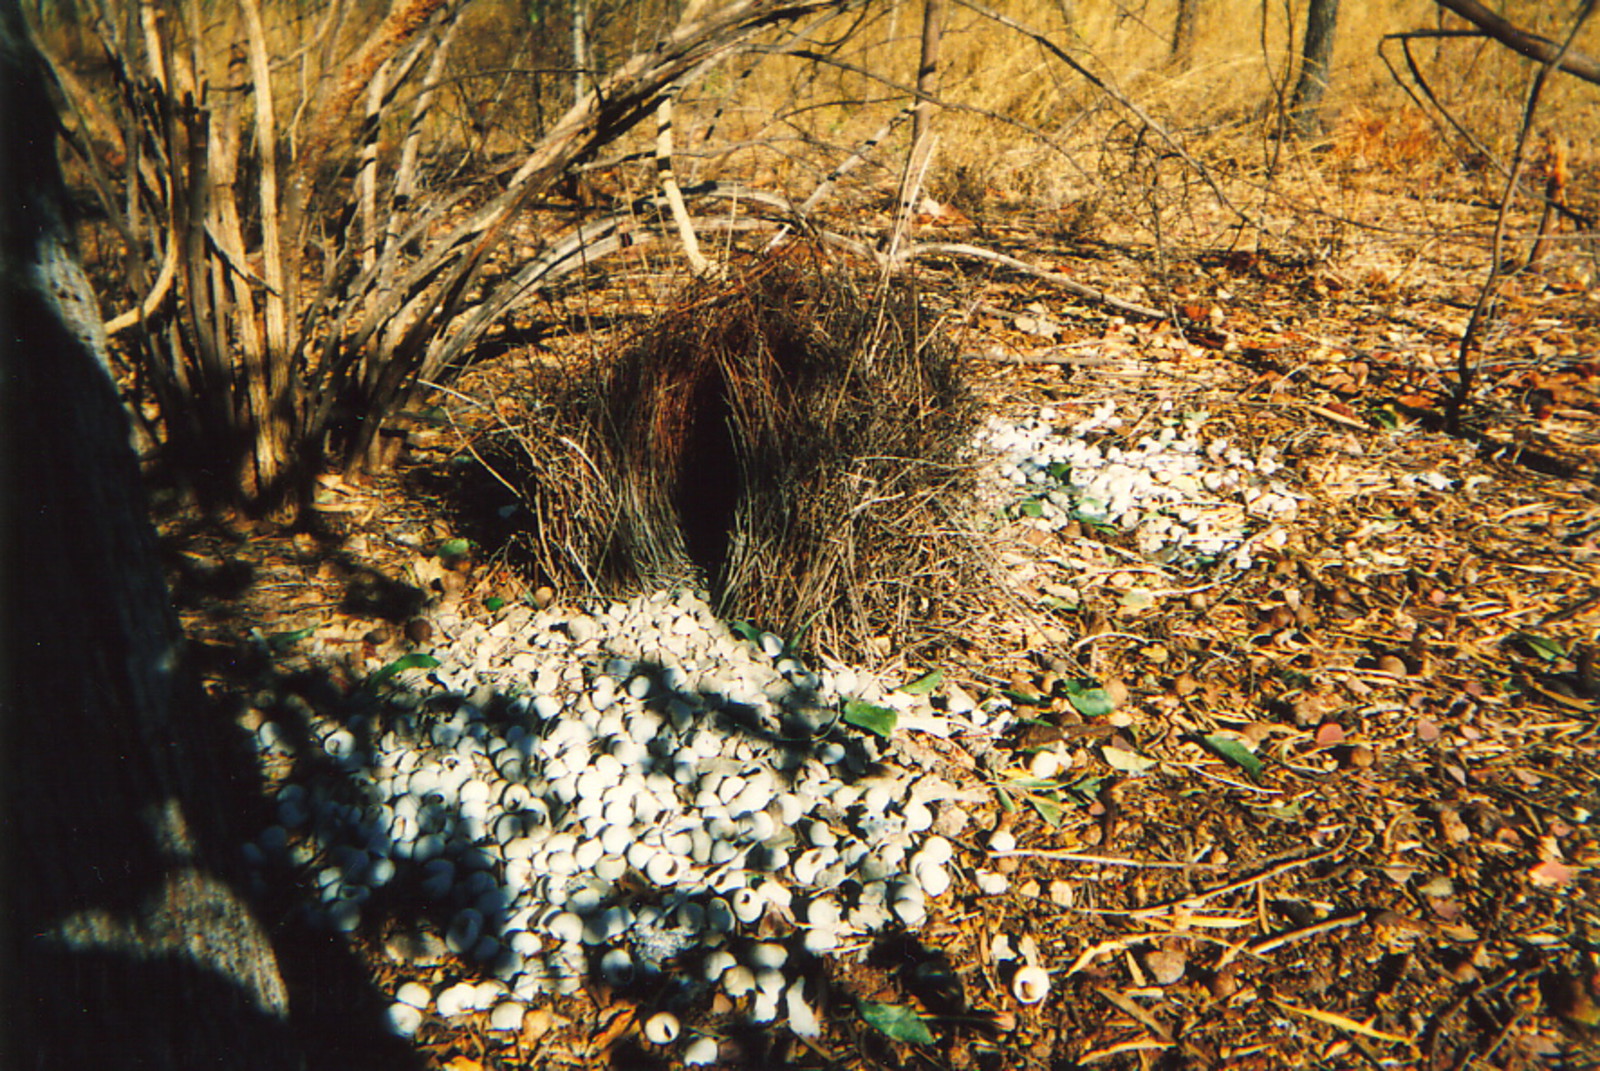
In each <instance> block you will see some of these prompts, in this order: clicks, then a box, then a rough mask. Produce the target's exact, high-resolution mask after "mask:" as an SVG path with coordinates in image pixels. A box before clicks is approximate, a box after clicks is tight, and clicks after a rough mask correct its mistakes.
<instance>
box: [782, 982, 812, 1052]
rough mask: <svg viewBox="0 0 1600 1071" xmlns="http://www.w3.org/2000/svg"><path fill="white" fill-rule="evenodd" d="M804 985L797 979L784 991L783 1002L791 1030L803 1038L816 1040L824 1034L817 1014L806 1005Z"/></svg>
mask: <svg viewBox="0 0 1600 1071" xmlns="http://www.w3.org/2000/svg"><path fill="white" fill-rule="evenodd" d="M804 984H805V983H804V981H803V980H801V979H796V980H795V981H794V983H793V984H792V985H790V986H789V988H788V989H786V990H784V994H783V1002H784V1007H785V1010H787V1011H788V1013H789V1029H790V1030H793V1031H794V1032H795V1033H796V1034H798V1035H800V1036H801V1037H803V1038H814V1037H816V1036H817V1035H818V1034H820V1033H821V1032H822V1025H821V1024H820V1023H818V1022H817V1013H816V1012H814V1011H812V1010H811V1005H809V1004H807V1003H806V998H805V991H804Z"/></svg>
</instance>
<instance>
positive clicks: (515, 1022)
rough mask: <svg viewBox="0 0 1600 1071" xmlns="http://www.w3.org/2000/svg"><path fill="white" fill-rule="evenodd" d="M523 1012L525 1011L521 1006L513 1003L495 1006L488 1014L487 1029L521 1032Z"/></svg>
mask: <svg viewBox="0 0 1600 1071" xmlns="http://www.w3.org/2000/svg"><path fill="white" fill-rule="evenodd" d="M525 1011H526V1009H525V1008H523V1006H522V1005H521V1004H517V1003H515V1002H513V1001H505V1002H504V1003H501V1004H496V1005H495V1006H494V1010H493V1011H491V1012H490V1013H489V1029H490V1030H521V1029H522V1016H523V1014H524V1013H525Z"/></svg>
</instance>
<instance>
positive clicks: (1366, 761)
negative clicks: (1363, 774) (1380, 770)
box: [1349, 744, 1378, 770]
mask: <svg viewBox="0 0 1600 1071" xmlns="http://www.w3.org/2000/svg"><path fill="white" fill-rule="evenodd" d="M1349 760H1350V765H1351V766H1354V767H1355V768H1356V769H1358V770H1366V769H1370V768H1371V767H1372V764H1373V763H1374V762H1377V761H1378V754H1377V752H1375V751H1373V750H1372V749H1371V748H1370V747H1368V746H1367V745H1366V744H1357V745H1356V746H1355V747H1353V748H1351V749H1350V755H1349Z"/></svg>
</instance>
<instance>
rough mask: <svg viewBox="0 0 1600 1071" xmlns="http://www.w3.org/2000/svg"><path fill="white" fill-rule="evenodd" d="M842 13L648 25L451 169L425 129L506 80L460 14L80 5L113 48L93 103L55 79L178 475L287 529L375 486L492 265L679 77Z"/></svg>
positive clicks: (738, 9) (463, 333) (648, 20)
mask: <svg viewBox="0 0 1600 1071" xmlns="http://www.w3.org/2000/svg"><path fill="white" fill-rule="evenodd" d="M843 6H844V5H842V4H840V3H838V2H837V0H788V2H783V3H779V2H776V0H732V2H729V3H722V4H718V5H715V6H710V7H708V6H706V5H690V6H689V8H687V9H684V10H683V11H681V12H674V11H673V10H672V9H671V8H670V6H668V5H655V6H650V5H646V6H645V7H642V8H640V9H639V10H638V11H636V12H635V16H636V18H637V19H638V22H639V24H640V25H643V26H647V27H652V26H653V27H654V28H655V29H654V32H650V33H647V34H645V35H644V36H643V37H642V38H641V42H642V43H641V44H640V46H639V47H638V49H637V51H635V52H633V53H632V54H630V55H624V56H622V57H619V58H616V59H615V60H614V61H613V62H612V63H611V64H609V65H608V69H607V71H606V72H605V73H603V74H600V75H598V76H596V77H592V78H589V79H586V80H585V81H586V84H588V85H590V86H591V88H589V89H588V91H587V92H586V93H585V94H584V95H582V96H578V97H576V98H572V97H571V96H570V95H569V96H568V98H567V99H566V100H565V101H563V102H562V107H561V108H560V109H559V110H558V112H557V113H556V115H555V117H554V118H552V119H550V120H549V121H548V122H546V123H543V124H540V125H536V127H535V129H533V130H531V131H526V133H527V134H528V136H527V137H525V138H523V139H521V142H522V143H521V144H520V145H514V146H513V148H514V151H512V152H506V151H505V149H504V147H503V146H502V147H501V152H500V154H499V156H498V158H497V159H494V160H493V161H492V166H488V165H490V164H491V161H488V160H486V159H485V158H484V157H482V156H478V157H477V158H475V159H471V160H469V161H464V162H463V161H461V160H460V157H461V156H462V154H463V152H464V151H465V150H466V148H467V146H464V145H463V144H462V139H461V130H460V127H459V125H458V124H455V123H449V122H444V121H441V120H439V119H438V118H437V117H436V115H435V113H436V112H437V110H438V109H439V105H440V101H441V98H442V97H443V95H444V94H445V93H446V91H447V90H449V89H450V88H451V87H452V86H453V85H454V84H455V83H456V81H457V80H459V79H473V78H486V77H489V76H490V75H491V74H492V73H493V72H487V71H473V69H472V63H473V62H477V61H476V60H473V61H469V62H468V63H467V64H465V66H464V67H462V66H458V65H454V63H453V59H454V50H456V49H458V48H459V46H460V42H461V39H462V29H463V26H464V25H465V20H466V16H467V15H468V14H469V12H470V11H471V9H472V5H470V4H468V3H466V2H464V0H399V2H397V3H396V4H394V5H393V6H392V7H391V8H390V9H389V10H388V11H387V13H386V14H380V13H378V12H375V11H374V10H372V8H371V6H370V5H367V4H362V3H358V2H356V0H339V2H336V3H332V4H328V5H325V6H316V7H313V8H306V9H303V10H302V9H299V8H297V7H294V6H291V5H273V6H272V7H270V8H266V7H263V5H262V3H261V0H237V2H236V3H228V4H221V5H215V6H213V5H203V4H201V3H199V2H198V0H141V2H137V3H132V2H130V3H115V2H112V0H104V2H102V3H99V4H98V5H96V4H94V3H93V2H92V0H91V4H90V6H89V7H87V8H86V9H85V10H83V11H80V14H82V15H84V16H85V17H84V19H83V22H82V23H81V24H80V25H79V27H78V28H79V29H81V30H87V31H88V32H89V33H90V34H92V37H93V39H94V40H93V46H92V47H96V48H100V49H103V50H104V56H105V63H104V65H103V69H102V70H101V71H99V72H98V77H97V80H98V82H99V84H93V85H91V84H90V83H89V82H88V81H86V80H84V79H82V78H79V77H76V76H74V75H73V74H72V73H71V67H70V66H69V65H68V64H66V63H63V62H57V63H55V67H56V70H57V72H58V78H59V81H60V84H61V86H62V89H63V92H64V94H65V96H66V97H67V101H68V109H69V113H70V115H71V117H72V121H71V123H70V125H71V127H72V129H73V131H74V134H75V138H76V148H77V150H78V155H79V158H80V162H81V164H82V165H83V167H84V168H85V169H86V171H87V172H88V174H89V176H90V178H91V180H92V182H93V185H94V188H95V193H96V195H97V198H98V201H99V206H100V208H101V210H103V211H104V213H105V214H106V215H107V216H108V217H109V221H110V224H111V226H112V228H113V229H114V231H115V233H116V235H117V237H118V238H119V239H120V241H121V243H122V247H123V248H122V255H123V258H124V261H125V274H126V278H127V281H128V292H127V293H119V294H114V295H113V300H118V301H121V302H124V303H126V304H127V305H128V306H130V307H127V308H126V309H125V310H124V311H121V312H118V313H116V314H115V315H114V316H113V317H112V318H111V320H110V322H109V324H108V327H109V328H110V329H111V332H112V334H113V335H114V336H120V337H121V342H122V344H123V345H124V346H125V348H126V351H127V352H129V353H131V354H132V355H133V358H134V362H135V365H136V367H137V369H138V371H139V372H140V374H141V375H142V376H143V377H145V378H144V382H143V384H142V387H143V388H144V389H146V390H148V392H149V394H150V396H151V397H152V398H153V399H154V401H155V404H156V416H157V420H158V437H159V438H161V439H162V440H163V441H164V443H165V446H166V448H167V451H168V454H169V457H170V458H171V459H172V460H173V461H174V462H175V464H176V467H177V469H178V470H179V471H180V472H182V473H185V474H187V475H188V476H189V477H190V479H191V481H192V482H193V484H194V490H196V491H197V492H198V493H199V494H200V496H201V498H202V499H203V500H206V501H208V502H211V503H213V504H224V505H230V504H239V503H248V504H252V505H255V506H257V507H266V508H269V509H270V508H278V509H280V510H285V511H287V512H292V511H293V509H294V507H295V506H296V502H297V496H298V495H299V494H301V493H303V492H304V491H305V489H306V488H307V487H308V486H309V484H308V479H309V477H310V476H311V475H312V474H313V473H314V472H315V471H316V470H317V469H318V468H319V467H320V466H322V465H323V464H325V463H326V461H328V460H331V461H332V462H333V463H334V464H335V465H336V466H339V467H342V468H343V469H344V470H346V471H347V472H357V471H360V470H362V469H364V468H368V467H373V466H377V465H379V464H381V463H382V460H383V453H384V442H383V436H382V428H383V420H384V418H385V416H386V415H387V414H389V413H390V412H392V411H393V410H394V408H395V407H396V405H397V404H398V403H399V402H400V401H401V400H402V399H404V398H405V397H406V396H407V394H408V392H409V391H410V390H411V389H412V388H413V387H414V385H415V384H416V383H417V381H418V380H431V379H434V378H436V377H440V376H442V374H443V373H444V372H445V371H446V369H447V368H448V367H449V365H450V364H451V362H452V361H453V360H456V359H458V358H460V357H461V356H462V355H463V354H465V353H468V352H470V349H471V347H472V344H473V342H474V341H475V339H476V337H477V336H478V335H479V334H481V332H482V331H483V330H485V329H486V328H487V327H488V326H489V323H488V322H487V320H486V318H485V317H483V316H481V315H476V314H478V313H480V312H481V310H482V307H483V305H484V304H485V302H486V301H489V300H490V299H491V297H492V296H493V295H492V294H491V293H490V290H492V287H490V286H488V285H486V283H485V281H484V279H483V276H482V272H481V269H482V267H483V266H484V264H485V262H486V261H487V260H488V258H489V257H490V256H491V254H493V253H495V252H496V251H497V250H498V249H500V248H501V246H502V245H503V244H504V243H505V242H506V239H507V236H508V233H509V231H510V229H511V226H512V224H513V223H514V222H516V221H517V220H518V219H519V216H520V214H521V213H523V212H524V210H525V209H527V207H528V206H529V204H530V202H531V201H532V200H533V199H534V198H536V197H538V196H539V195H541V194H542V193H544V192H545V191H547V190H548V189H549V188H550V187H551V186H552V185H553V184H555V183H556V182H557V181H558V180H559V179H561V178H562V177H563V176H564V175H566V174H568V173H569V172H570V171H571V169H572V168H573V166H574V165H575V164H576V163H577V162H578V161H581V160H584V159H586V158H591V157H593V156H594V155H595V154H596V153H597V152H598V151H599V150H600V149H601V148H602V147H604V146H606V145H608V144H610V143H611V142H613V141H615V140H616V139H617V138H618V137H620V136H621V135H623V134H624V133H626V132H627V131H628V130H629V129H631V128H632V127H633V126H634V125H635V124H636V123H638V122H639V121H640V120H641V119H643V118H645V117H646V116H648V115H650V114H651V113H652V112H653V110H654V109H655V107H656V106H657V104H658V103H659V101H660V100H661V99H662V97H663V95H664V94H665V93H667V92H668V91H669V89H670V88H671V87H672V86H673V85H674V83H675V82H676V81H677V80H679V79H682V78H684V77H685V76H689V75H695V74H703V73H704V72H705V71H707V70H709V69H710V68H711V67H713V66H714V65H715V64H716V63H717V62H719V61H720V60H722V59H724V58H726V57H727V56H729V55H731V54H733V53H734V52H736V51H738V50H739V49H740V48H742V47H744V46H746V45H747V44H748V43H749V42H751V41H752V40H753V39H755V38H757V37H758V36H762V35H765V36H762V40H763V42H764V43H765V44H766V45H767V46H768V47H769V48H770V47H773V46H774V45H775V44H776V46H777V47H778V48H779V49H780V50H781V47H782V40H783V36H782V33H781V32H779V33H778V35H777V36H776V37H774V36H773V31H774V30H775V28H782V27H794V28H796V29H795V31H794V32H798V33H807V32H814V31H815V29H816V27H817V25H818V24H820V23H825V22H827V21H828V20H829V19H831V18H832V17H833V16H834V15H836V14H837V13H838V12H839V11H840V10H841V9H842V8H843ZM375 16H377V17H375ZM537 29H538V28H537V27H530V28H529V30H528V32H529V33H534V32H536V31H537ZM85 47H89V46H85ZM508 58H509V59H510V60H511V61H513V66H519V65H520V64H521V63H523V62H526V61H525V60H519V58H518V54H517V53H516V52H512V54H511V55H510V56H509V57H508ZM546 59H548V57H546ZM537 64H538V60H537V59H535V62H534V64H533V66H532V67H527V68H523V69H524V71H529V70H532V69H534V68H536V67H537ZM562 66H565V64H559V65H558V69H559V68H560V67H562ZM564 76H565V77H570V71H567V72H564ZM519 78H520V79H522V80H524V81H526V80H529V79H531V78H532V75H531V74H528V73H523V74H520V75H518V74H515V73H513V74H511V75H507V76H506V77H505V78H503V79H501V86H502V89H503V90H504V93H503V94H502V95H503V96H504V97H505V98H507V99H509V98H512V97H515V99H516V101H517V102H519V103H521V104H522V105H524V106H526V105H527V104H528V102H529V101H530V100H531V101H532V102H533V103H534V104H535V105H538V106H544V105H547V104H548V103H549V96H548V94H546V95H544V96H541V97H535V96H534V95H533V94H530V93H528V92H526V91H523V92H513V87H511V86H509V83H510V82H514V81H516V80H517V79H519ZM501 103H504V101H501ZM510 114H511V112H510V110H509V108H506V109H502V110H501V111H499V112H498V113H496V112H493V111H491V112H489V113H487V114H477V115H471V116H468V117H466V118H467V119H468V120H469V122H470V124H475V125H477V126H478V127H479V128H480V129H482V128H483V126H484V125H485V124H489V123H493V122H495V121H498V120H501V119H504V118H505V117H506V116H508V115H510ZM524 129H525V130H526V128H525V127H524ZM452 163H457V164H461V163H465V164H467V165H469V166H457V167H452ZM558 269H559V266H552V269H551V271H552V273H553V272H554V271H556V270H558ZM519 281H520V282H521V283H522V285H523V286H524V288H525V289H526V288H528V286H529V285H530V284H529V280H526V279H522V280H519ZM532 282H533V283H534V284H536V283H537V280H534V281H532ZM327 450H331V451H332V452H333V456H332V457H331V458H327V457H326V456H325V453H324V452H325V451H327Z"/></svg>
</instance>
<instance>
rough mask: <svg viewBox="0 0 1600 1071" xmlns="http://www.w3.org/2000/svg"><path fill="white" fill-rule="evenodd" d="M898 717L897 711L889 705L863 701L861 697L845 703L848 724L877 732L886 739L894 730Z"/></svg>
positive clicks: (846, 722) (845, 715)
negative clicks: (883, 705)
mask: <svg viewBox="0 0 1600 1071" xmlns="http://www.w3.org/2000/svg"><path fill="white" fill-rule="evenodd" d="M897 717H898V716H897V715H896V714H895V712H894V711H892V710H890V709H889V708H888V707H880V706H875V705H873V704H872V703H863V702H862V701H861V700H859V699H848V700H846V701H845V704H844V720H845V724H846V725H854V726H855V727H856V728H857V729H865V730H866V731H867V732H869V733H875V734H877V735H878V736H881V737H883V738H884V739H886V740H887V739H888V737H889V734H890V733H892V732H894V723H895V721H896V719H897Z"/></svg>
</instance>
